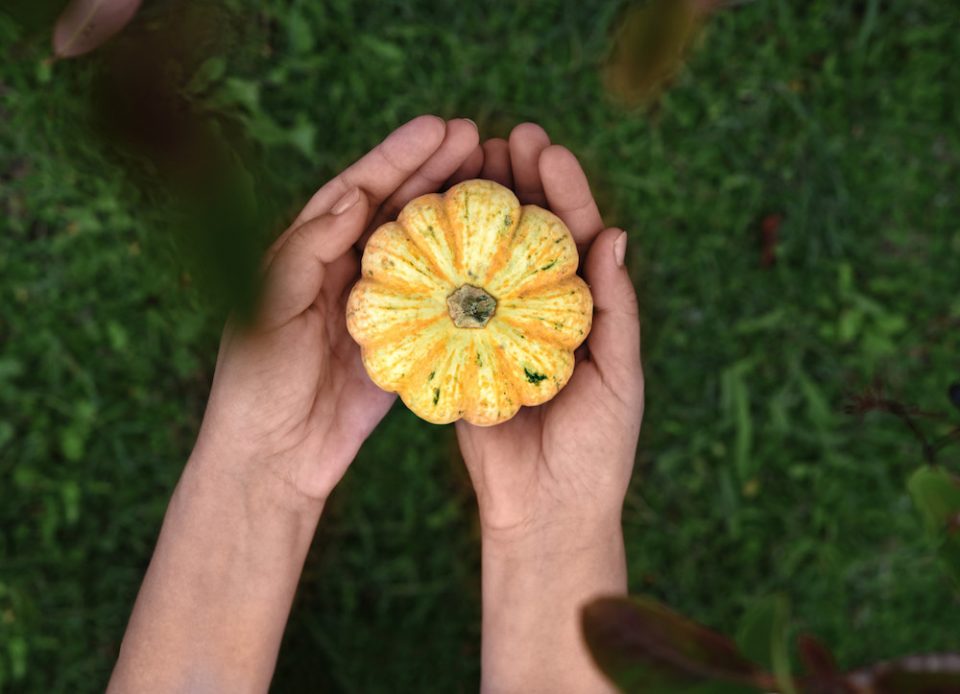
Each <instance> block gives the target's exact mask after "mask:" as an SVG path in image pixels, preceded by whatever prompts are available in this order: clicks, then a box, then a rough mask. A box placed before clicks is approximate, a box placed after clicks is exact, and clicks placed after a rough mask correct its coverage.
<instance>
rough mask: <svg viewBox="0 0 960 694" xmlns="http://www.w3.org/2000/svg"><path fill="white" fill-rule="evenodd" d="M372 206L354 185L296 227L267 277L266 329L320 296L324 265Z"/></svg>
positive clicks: (352, 239)
mask: <svg viewBox="0 0 960 694" xmlns="http://www.w3.org/2000/svg"><path fill="white" fill-rule="evenodd" d="M368 210H369V205H368V203H367V198H366V196H365V195H364V194H363V193H361V192H360V189H359V188H351V189H350V190H349V191H347V193H346V195H344V196H343V198H342V199H341V200H340V201H337V202H335V204H334V205H333V207H332V209H331V211H330V213H329V214H325V215H322V216H320V217H314V218H313V219H311V220H310V221H308V222H305V223H304V224H301V225H300V226H298V227H296V228H295V229H294V230H293V231H292V233H291V234H290V235H289V237H288V239H287V241H286V243H284V244H283V246H282V247H281V248H280V250H279V252H277V254H276V255H275V257H274V259H273V261H272V262H271V263H270V267H269V268H268V270H267V276H266V279H265V281H264V288H263V295H262V296H261V299H260V306H259V311H258V321H259V323H260V325H261V326H262V327H263V328H265V329H270V328H273V327H276V326H279V325H283V324H284V323H286V322H288V321H289V320H290V319H292V318H293V317H295V316H297V315H299V314H300V313H302V312H303V311H304V310H306V309H307V308H308V307H309V306H311V305H312V304H313V302H314V301H316V300H317V297H318V296H319V295H320V290H321V288H322V287H323V283H324V281H325V279H326V274H327V273H326V267H325V266H326V264H328V263H333V262H334V261H335V260H337V259H338V258H340V257H341V256H343V254H344V253H346V252H347V251H349V250H350V249H351V247H352V246H353V244H354V243H356V241H357V239H358V238H360V234H361V233H362V232H363V229H364V227H365V226H366V220H367V213H368Z"/></svg>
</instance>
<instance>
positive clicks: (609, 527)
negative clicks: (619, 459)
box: [480, 508, 623, 557]
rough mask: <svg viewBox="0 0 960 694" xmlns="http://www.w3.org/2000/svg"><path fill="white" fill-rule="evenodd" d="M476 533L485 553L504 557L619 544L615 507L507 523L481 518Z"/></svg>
mask: <svg viewBox="0 0 960 694" xmlns="http://www.w3.org/2000/svg"><path fill="white" fill-rule="evenodd" d="M481 518H482V517H481ZM480 536H481V540H482V543H483V549H484V553H485V554H495V555H498V556H505V557H506V556H517V557H533V556H539V555H559V556H562V555H564V554H577V553H579V552H582V551H586V550H593V549H595V548H596V547H598V546H610V545H618V544H619V545H622V544H623V528H622V524H621V517H620V509H619V508H617V509H615V510H612V511H606V512H594V511H582V512H565V513H563V514H555V515H552V516H550V517H546V518H544V517H536V518H531V519H527V520H524V521H523V522H521V523H517V524H513V525H509V526H504V525H495V524H489V523H484V522H483V521H482V519H481V535H480Z"/></svg>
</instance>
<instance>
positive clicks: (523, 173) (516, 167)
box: [510, 123, 550, 207]
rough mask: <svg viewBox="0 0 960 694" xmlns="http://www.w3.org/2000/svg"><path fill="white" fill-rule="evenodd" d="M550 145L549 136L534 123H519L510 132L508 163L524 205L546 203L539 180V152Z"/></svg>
mask: <svg viewBox="0 0 960 694" xmlns="http://www.w3.org/2000/svg"><path fill="white" fill-rule="evenodd" d="M549 146H550V137H549V136H548V135H547V133H546V131H545V130H544V129H543V128H541V127H540V126H539V125H537V124H536V123H521V124H520V125H518V126H517V127H515V128H514V129H513V132H511V133H510V165H511V167H512V169H513V184H514V188H515V189H516V192H517V197H518V198H519V199H520V202H521V203H522V204H524V205H528V204H530V205H540V206H541V207H543V206H545V205H546V204H547V197H546V195H544V192H543V182H542V181H541V180H540V167H539V162H540V153H541V152H543V150H545V149H546V148H547V147H549Z"/></svg>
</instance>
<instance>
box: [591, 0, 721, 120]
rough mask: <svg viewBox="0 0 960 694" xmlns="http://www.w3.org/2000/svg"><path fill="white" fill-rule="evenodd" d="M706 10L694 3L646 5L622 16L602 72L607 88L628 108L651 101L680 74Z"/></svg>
mask: <svg viewBox="0 0 960 694" xmlns="http://www.w3.org/2000/svg"><path fill="white" fill-rule="evenodd" d="M706 9H707V6H706V5H705V4H704V3H703V2H697V1H696V0H651V1H650V2H647V3H645V4H643V5H635V6H634V7H632V8H630V9H629V10H627V12H626V14H625V15H624V17H623V20H622V21H621V23H620V26H619V27H618V28H617V29H616V36H615V37H614V47H613V51H612V53H611V57H610V59H609V61H608V62H607V65H606V68H605V74H604V77H605V82H606V85H607V88H608V89H609V90H610V91H611V92H612V93H613V94H614V95H616V96H617V97H619V98H621V99H622V100H624V101H626V102H627V103H630V104H641V103H645V102H649V101H651V100H653V99H654V98H656V97H657V96H658V95H659V94H660V92H661V91H662V90H663V89H664V87H666V86H667V84H668V83H669V82H670V81H671V80H673V78H674V77H676V75H677V73H679V72H680V68H681V67H682V66H683V61H684V59H685V58H686V56H687V54H688V52H689V51H690V48H691V46H692V45H693V42H694V40H695V39H696V37H697V35H698V34H699V33H700V29H701V26H702V24H703V20H704V18H705V16H706Z"/></svg>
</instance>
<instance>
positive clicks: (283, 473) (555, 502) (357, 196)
mask: <svg viewBox="0 0 960 694" xmlns="http://www.w3.org/2000/svg"><path fill="white" fill-rule="evenodd" d="M471 178H485V179H490V180H494V181H497V182H499V183H501V184H503V185H506V186H508V187H510V188H512V189H513V190H514V191H515V192H516V194H517V197H518V198H519V200H520V202H521V204H528V203H532V204H536V205H540V206H542V207H546V208H548V209H550V210H551V211H552V212H554V213H555V214H556V215H558V216H559V217H560V218H561V219H562V220H563V221H564V223H565V224H566V225H567V227H568V228H569V229H570V231H571V232H572V234H573V237H574V240H575V241H576V243H577V246H578V249H579V250H580V254H581V271H582V273H583V276H584V278H585V279H586V281H587V283H588V284H589V285H590V288H591V291H592V293H593V299H594V305H595V316H594V322H593V328H592V331H591V333H590V335H589V338H588V340H587V343H586V348H585V349H584V348H583V347H582V348H581V350H580V351H581V354H578V363H577V366H576V369H575V371H574V374H573V377H572V379H571V380H570V382H569V384H568V385H567V387H566V388H565V389H564V390H563V391H561V392H560V393H559V395H557V397H555V398H554V399H553V400H551V401H550V402H548V403H546V404H544V405H542V406H540V407H536V408H522V409H521V410H520V412H519V413H518V414H517V415H516V416H515V417H514V418H513V419H511V420H509V421H507V422H505V423H503V424H500V425H497V426H494V427H477V426H473V425H471V424H469V423H467V422H464V421H460V422H457V424H456V429H457V437H458V439H459V443H460V448H461V451H462V454H463V458H464V461H465V463H466V465H467V468H468V470H469V473H470V477H471V479H472V482H473V485H474V487H475V490H476V494H477V500H478V506H479V510H480V520H481V528H482V530H483V532H484V534H485V538H489V539H491V540H494V541H504V542H509V541H511V540H512V539H514V538H520V537H522V536H524V535H525V534H528V533H531V532H536V531H537V530H538V529H539V528H542V527H544V526H547V525H549V526H561V527H562V526H565V525H567V524H570V526H571V527H578V526H580V525H581V524H583V523H590V524H593V523H616V524H619V518H620V510H621V506H622V502H623V497H624V494H625V492H626V488H627V484H628V482H629V478H630V474H631V470H632V468H633V461H634V456H635V449H636V442H637V437H638V435H639V430H640V422H641V418H642V412H643V374H642V371H641V364H640V327H639V320H638V314H637V301H636V295H635V292H634V288H633V285H632V283H631V281H630V278H629V276H628V274H627V271H626V269H625V267H624V258H625V253H626V242H627V237H626V234H625V233H624V232H623V231H621V230H620V229H616V228H604V224H603V220H602V218H601V216H600V212H599V210H598V209H597V205H596V202H595V201H594V199H593V196H592V194H591V192H590V186H589V184H588V182H587V178H586V176H585V175H584V172H583V170H582V168H581V166H580V164H579V163H578V161H577V159H576V157H575V156H574V155H573V154H572V153H571V152H570V151H569V150H567V149H566V148H564V147H562V146H559V145H554V144H551V142H550V139H549V137H548V135H547V133H546V132H545V131H544V130H543V129H542V128H541V127H539V126H537V125H535V124H532V123H525V124H522V125H519V126H517V127H516V128H514V130H513V131H512V132H511V134H510V137H509V141H507V140H503V139H491V140H487V141H486V142H484V143H483V144H480V138H479V133H478V131H477V127H476V125H475V124H474V123H473V122H472V121H469V120H466V119H455V120H450V121H444V120H443V119H441V118H438V117H435V116H420V117H418V118H415V119H414V120H412V121H410V122H408V123H406V124H405V125H403V126H401V127H400V128H398V129H397V130H395V131H394V132H393V133H391V134H390V135H389V136H388V137H387V138H386V139H385V140H383V141H382V142H381V143H380V144H379V145H378V146H376V147H375V148H374V149H373V150H371V151H370V152H369V153H368V154H366V155H365V156H364V157H362V158H361V159H359V160H358V161H357V162H355V163H354V164H353V165H351V166H350V167H349V168H347V169H346V170H344V171H343V172H342V173H341V174H340V175H338V176H336V177H335V178H333V179H332V180H331V181H329V182H328V183H327V184H326V185H324V186H323V187H322V188H320V190H319V191H317V193H316V194H315V195H313V197H312V198H311V199H310V201H309V202H308V203H307V205H306V206H305V207H304V208H303V211H302V212H300V214H299V216H298V217H297V218H296V220H295V221H294V223H293V224H292V225H291V226H290V228H289V229H287V230H286V231H285V232H284V233H283V234H282V235H281V236H280V237H279V238H278V239H277V240H276V242H275V243H274V244H273V245H272V246H271V247H270V249H269V250H268V252H267V255H266V258H265V260H264V273H265V275H264V289H263V295H262V299H261V302H260V304H259V307H258V310H257V313H256V316H255V319H254V320H253V322H252V323H249V324H241V323H239V322H237V321H231V322H230V323H229V324H228V325H227V328H226V330H225V333H224V336H223V340H222V342H221V346H220V352H219V355H218V358H217V367H216V373H215V377H214V381H213V386H212V391H211V395H210V400H209V403H208V407H207V412H206V414H205V416H204V422H203V426H202V428H201V432H200V435H199V438H198V443H197V450H198V451H205V452H206V453H207V454H208V457H209V458H210V459H212V460H214V461H219V463H216V464H220V465H223V466H224V467H225V468H226V467H229V474H230V475H231V476H232V477H234V478H237V479H239V480H240V481H241V482H242V483H243V484H245V485H247V484H249V485H267V486H269V487H270V488H272V489H275V490H276V498H277V499H278V500H279V501H280V503H282V504H284V505H288V506H289V507H290V508H291V509H294V510H295V509H300V508H304V509H309V508H314V507H316V506H318V505H319V506H320V507H322V505H323V503H324V502H325V500H326V499H327V498H328V496H329V495H330V493H331V492H332V490H333V488H334V486H335V485H336V484H337V483H338V482H339V481H340V479H341V478H342V477H343V475H344V473H345V472H346V470H347V468H348V466H349V465H350V463H351V461H352V460H353V459H354V457H355V456H356V454H357V452H358V450H359V448H360V446H361V444H362V443H363V442H364V440H365V439H366V438H367V436H369V435H370V433H371V432H372V431H373V430H374V428H375V427H376V425H377V424H378V423H379V422H380V420H381V419H382V418H383V416H384V415H385V414H386V413H387V411H388V410H389V408H390V406H391V404H392V403H393V401H394V398H395V397H396V396H395V395H393V394H391V393H386V392H384V391H381V390H380V389H379V388H377V386H375V385H374V384H373V383H372V382H371V380H370V379H369V378H368V377H367V375H366V373H365V371H364V368H363V364H362V362H361V358H360V351H359V347H358V346H357V345H356V343H355V342H354V341H353V340H352V338H351V337H350V335H349V334H348V333H347V328H346V320H345V313H344V305H345V301H346V297H347V294H348V293H349V291H350V289H351V287H352V286H353V284H354V282H355V281H356V279H357V278H358V271H359V267H360V254H361V253H362V244H363V242H364V241H365V240H366V238H367V236H369V234H370V233H371V232H372V231H373V229H375V228H376V227H377V226H379V225H380V224H382V223H384V222H386V221H390V220H392V219H394V218H395V217H396V215H397V213H398V212H399V211H400V209H401V208H402V207H403V205H405V204H406V203H407V202H409V201H410V200H411V199H413V198H415V197H417V196H419V195H423V194H426V193H434V192H438V191H442V190H444V189H445V188H446V187H448V186H449V185H452V184H454V183H456V182H458V181H462V180H466V179H471ZM425 426H426V425H425Z"/></svg>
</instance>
